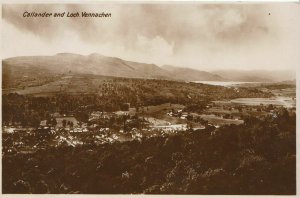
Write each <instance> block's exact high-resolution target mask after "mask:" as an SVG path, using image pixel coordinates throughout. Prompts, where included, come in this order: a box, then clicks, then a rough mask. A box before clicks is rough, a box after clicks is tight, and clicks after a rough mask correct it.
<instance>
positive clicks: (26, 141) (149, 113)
mask: <svg viewBox="0 0 300 198" xmlns="http://www.w3.org/2000/svg"><path fill="white" fill-rule="evenodd" d="M125 106H126V107H127V108H125V109H123V110H119V111H114V112H105V111H91V112H90V113H89V115H88V120H87V122H82V121H79V120H77V119H76V118H75V116H74V114H73V112H71V113H69V114H67V113H66V114H60V113H58V112H55V113H52V114H51V115H50V118H49V119H47V120H41V121H40V123H39V126H38V127H25V126H22V125H21V123H14V125H12V124H11V125H7V126H3V143H4V147H3V154H10V153H14V152H25V153H28V152H29V153H30V152H34V151H35V150H37V149H43V148H45V147H48V146H53V147H57V146H71V147H76V146H79V145H88V144H93V145H100V144H107V143H108V144H110V143H115V142H123V141H133V140H138V141H141V140H142V139H145V138H146V139H147V138H152V137H156V136H160V137H166V136H170V135H175V134H180V133H186V132H189V131H198V132H201V130H205V129H208V128H209V129H211V130H213V129H217V128H219V127H221V126H224V125H230V124H234V125H239V124H243V123H244V119H245V118H246V117H249V116H255V117H258V118H259V117H266V116H271V117H276V116H277V113H278V111H279V110H280V109H281V108H283V107H282V106H281V105H272V104H259V105H256V104H255V105H245V104H240V103H234V102H228V101H227V102H225V101H213V102H211V103H209V104H208V105H206V106H205V107H204V109H202V111H201V112H195V111H192V110H191V109H189V108H187V107H185V106H183V105H178V104H171V103H166V104H162V105H156V106H148V107H147V108H139V109H137V108H132V107H130V104H128V103H126V104H125ZM191 108H192V109H193V107H191ZM288 111H289V113H295V112H296V108H295V107H290V108H288Z"/></svg>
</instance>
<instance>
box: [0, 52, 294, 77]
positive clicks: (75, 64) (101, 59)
mask: <svg viewBox="0 0 300 198" xmlns="http://www.w3.org/2000/svg"><path fill="white" fill-rule="evenodd" d="M2 66H3V73H4V75H6V74H7V73H9V72H10V71H11V70H14V71H15V70H17V71H18V72H21V73H22V70H24V72H25V73H26V71H31V70H39V71H43V72H45V73H47V72H52V73H57V74H61V73H68V72H69V73H70V72H71V73H73V74H94V75H103V76H116V77H127V78H154V79H168V80H180V81H240V82H278V81H286V80H293V79H295V74H294V73H293V72H291V71H266V70H265V71H264V70H261V71H255V70H254V71H243V70H218V71H213V72H207V71H201V70H196V69H191V68H186V67H175V66H170V65H164V66H161V67H159V66H157V65H155V64H146V63H138V62H133V61H127V60H123V59H120V58H116V57H108V56H103V55H100V54H96V53H93V54H90V55H87V56H84V55H79V54H71V53H59V54H56V55H54V56H19V57H13V58H8V59H5V60H3V61H2ZM29 75H30V74H29Z"/></svg>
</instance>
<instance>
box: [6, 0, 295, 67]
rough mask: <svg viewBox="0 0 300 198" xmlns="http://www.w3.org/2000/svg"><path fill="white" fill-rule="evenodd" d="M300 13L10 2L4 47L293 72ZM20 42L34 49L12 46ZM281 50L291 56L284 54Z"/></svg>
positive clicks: (270, 8) (261, 7)
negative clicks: (37, 14)
mask: <svg viewBox="0 0 300 198" xmlns="http://www.w3.org/2000/svg"><path fill="white" fill-rule="evenodd" d="M25 10H26V11H28V12H64V11H65V12H77V11H78V12H82V11H86V12H109V13H112V17H111V18H66V17H65V18H24V17H22V14H23V12H24V11H25ZM297 13H299V6H298V7H297V6H296V7H295V5H294V6H293V5H292V4H275V5H274V4H96V5H91V4H66V5H64V4H32V5H22V4H6V5H3V19H4V21H5V23H4V25H3V26H4V29H3V35H4V36H5V37H7V40H4V45H5V46H6V47H8V48H11V49H8V50H7V51H6V52H5V54H6V56H19V55H22V53H23V54H25V55H28V54H32V55H34V54H39V53H41V52H42V53H45V54H47V52H48V53H58V52H64V51H68V52H77V53H82V54H88V53H93V52H98V53H102V54H104V55H110V56H118V57H120V58H125V59H130V60H133V61H141V62H148V63H156V64H174V65H182V66H189V67H194V68H199V69H221V68H225V69H226V68H240V69H241V68H245V67H246V68H260V67H262V66H264V67H269V68H270V69H271V68H277V69H282V68H285V67H288V68H295V67H296V65H297V64H299V62H297V60H296V57H295V56H297V55H296V54H295V52H299V48H298V47H296V44H295V42H294V41H295V40H299V35H298V36H297V33H299V24H298V23H297V21H296V20H295V18H297V17H299V14H297ZM286 29H290V30H291V31H286ZM13 37H14V38H13ZM20 39H30V41H31V42H32V43H34V45H33V46H26V45H17V44H16V43H15V42H13V41H12V40H20ZM20 42H21V43H22V41H20ZM15 45H17V46H15ZM34 46H38V47H39V48H38V47H34ZM42 46H43V47H42ZM70 46H71V47H70ZM14 47H18V48H19V49H18V50H12V49H13V48H14ZM41 47H42V49H43V50H41ZM283 49H286V50H288V52H289V53H287V54H282V50H283ZM5 54H4V55H5ZM279 55H280V56H279ZM266 60H267V61H266ZM266 64H267V65H266ZM287 65H288V66H287Z"/></svg>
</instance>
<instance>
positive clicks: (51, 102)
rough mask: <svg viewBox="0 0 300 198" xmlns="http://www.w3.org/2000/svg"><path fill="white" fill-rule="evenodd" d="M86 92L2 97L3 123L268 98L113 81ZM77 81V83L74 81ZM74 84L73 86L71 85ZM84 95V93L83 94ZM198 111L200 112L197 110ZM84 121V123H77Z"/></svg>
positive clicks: (241, 91) (181, 85)
mask: <svg viewBox="0 0 300 198" xmlns="http://www.w3.org/2000/svg"><path fill="white" fill-rule="evenodd" d="M85 80H86V81H87V85H89V86H87V87H89V88H88V89H91V90H90V91H91V93H89V91H88V90H81V92H80V91H79V93H77V94H74V93H73V94H71V93H68V87H64V88H63V90H64V91H63V92H59V93H56V94H54V95H49V96H48V97H34V96H30V95H27V96H24V95H18V94H16V93H10V94H4V95H3V96H2V99H3V103H2V115H3V123H4V125H7V124H8V123H12V124H14V123H18V122H20V123H21V124H22V125H23V126H25V125H26V126H27V125H28V126H36V125H38V123H39V121H40V120H44V119H49V114H51V113H54V112H59V113H61V114H70V113H71V114H77V116H78V117H79V118H81V117H86V115H87V114H88V113H90V112H91V111H105V112H112V111H118V110H123V109H124V104H130V107H135V108H137V109H139V108H140V107H146V106H150V105H160V104H164V103H172V104H182V105H186V106H190V107H197V111H198V112H199V111H201V109H203V107H205V106H206V104H207V103H208V102H209V101H211V100H222V99H232V98H243V97H250V98H251V97H269V96H270V94H269V93H265V92H261V91H259V90H257V89H252V88H239V89H238V90H237V89H235V88H226V87H221V86H211V85H204V84H197V83H183V82H176V81H167V80H141V79H125V78H124V79H123V78H116V79H112V80H107V79H106V80H102V81H101V80H100V81H99V82H98V81H97V79H91V81H92V82H94V81H93V80H95V81H96V82H95V83H94V84H93V83H92V82H90V81H89V79H85ZM75 81H76V80H75ZM80 82H82V81H80ZM89 83H91V84H89ZM74 84H76V82H74V83H73V84H72V85H74ZM85 92H86V93H85ZM198 107H199V108H198ZM80 121H83V122H84V120H80Z"/></svg>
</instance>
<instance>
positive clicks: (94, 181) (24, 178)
mask: <svg viewBox="0 0 300 198" xmlns="http://www.w3.org/2000/svg"><path fill="white" fill-rule="evenodd" d="M274 115H275V116H272V117H271V116H270V117H267V118H264V119H262V120H260V119H257V118H253V117H250V118H248V119H246V120H245V123H244V124H242V125H238V126H236V125H229V126H223V127H220V128H219V129H215V128H214V127H211V128H206V129H205V130H199V131H190V132H185V133H181V134H180V135H174V136H169V137H154V138H148V139H142V140H141V141H130V142H123V143H120V142H119V143H114V144H104V145H99V146H96V145H93V144H84V145H82V146H77V147H67V146H61V147H50V146H49V147H47V148H45V149H43V150H38V151H37V152H35V153H17V154H11V155H4V156H3V162H2V167H3V170H2V174H3V176H2V184H3V186H2V187H3V189H2V192H3V193H149V194H269V195H270V194H272V195H277V194H280V195H291V194H295V193H296V115H295V114H289V113H288V112H287V111H286V110H285V109H281V110H280V111H279V112H277V113H276V114H274Z"/></svg>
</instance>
